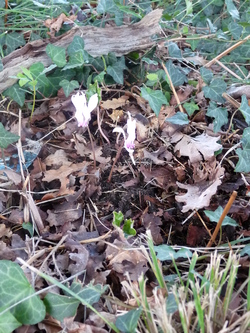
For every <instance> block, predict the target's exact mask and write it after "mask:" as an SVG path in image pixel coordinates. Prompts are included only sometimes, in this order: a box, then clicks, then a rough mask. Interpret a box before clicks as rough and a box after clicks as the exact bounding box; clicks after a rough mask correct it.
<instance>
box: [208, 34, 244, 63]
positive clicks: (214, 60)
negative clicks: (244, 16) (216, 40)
mask: <svg viewBox="0 0 250 333" xmlns="http://www.w3.org/2000/svg"><path fill="white" fill-rule="evenodd" d="M249 38H250V35H248V36H246V37H245V38H244V39H242V40H241V41H239V42H238V43H236V44H234V45H233V46H230V47H229V48H228V49H227V50H225V51H223V52H222V53H221V54H219V55H217V57H215V58H213V59H212V60H211V61H209V62H208V63H207V64H206V65H205V66H204V67H207V68H208V67H210V66H212V65H213V64H214V63H215V62H216V61H217V60H220V59H221V58H223V57H224V56H225V55H227V54H228V53H230V52H232V51H233V50H235V49H237V47H238V46H240V45H242V44H244V43H245V42H247V41H248V39H249Z"/></svg>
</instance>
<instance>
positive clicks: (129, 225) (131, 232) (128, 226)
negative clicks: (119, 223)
mask: <svg viewBox="0 0 250 333" xmlns="http://www.w3.org/2000/svg"><path fill="white" fill-rule="evenodd" d="M133 225H134V221H133V220H131V219H129V220H125V222H124V226H123V228H122V230H123V232H124V234H125V236H126V237H129V236H135V235H136V230H135V229H134V228H133Z"/></svg>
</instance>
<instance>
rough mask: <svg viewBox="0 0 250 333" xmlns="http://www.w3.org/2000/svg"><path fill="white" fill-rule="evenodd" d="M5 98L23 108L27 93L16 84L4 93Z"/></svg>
mask: <svg viewBox="0 0 250 333" xmlns="http://www.w3.org/2000/svg"><path fill="white" fill-rule="evenodd" d="M3 95H4V96H8V97H10V98H11V99H13V100H14V101H15V102H17V103H18V104H19V105H20V106H23V104H24V102H25V91H24V90H23V89H21V88H20V87H19V84H18V83H15V84H14V85H13V86H11V87H9V88H8V89H6V90H5V91H4V92H3Z"/></svg>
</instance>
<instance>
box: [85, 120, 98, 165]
mask: <svg viewBox="0 0 250 333" xmlns="http://www.w3.org/2000/svg"><path fill="white" fill-rule="evenodd" d="M87 128H88V132H89V138H90V142H91V147H92V151H93V160H94V169H96V159H95V147H94V142H93V140H92V136H91V133H90V130H89V125H88V126H87Z"/></svg>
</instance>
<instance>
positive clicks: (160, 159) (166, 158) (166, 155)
mask: <svg viewBox="0 0 250 333" xmlns="http://www.w3.org/2000/svg"><path fill="white" fill-rule="evenodd" d="M143 154H144V158H148V159H150V160H151V161H152V162H153V163H154V164H156V165H164V164H166V163H167V162H170V161H171V160H172V157H173V155H172V153H170V151H168V150H167V146H161V147H160V148H159V149H158V150H156V151H153V152H149V151H147V149H146V148H144V149H143Z"/></svg>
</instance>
